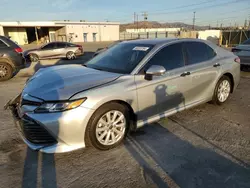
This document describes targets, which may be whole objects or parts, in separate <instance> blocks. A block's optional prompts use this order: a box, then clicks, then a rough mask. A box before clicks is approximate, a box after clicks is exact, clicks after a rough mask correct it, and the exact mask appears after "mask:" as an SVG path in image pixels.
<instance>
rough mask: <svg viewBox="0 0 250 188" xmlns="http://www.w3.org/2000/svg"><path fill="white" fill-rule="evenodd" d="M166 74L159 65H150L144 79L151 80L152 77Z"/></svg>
mask: <svg viewBox="0 0 250 188" xmlns="http://www.w3.org/2000/svg"><path fill="white" fill-rule="evenodd" d="M165 72H166V69H165V68H164V67H163V66H160V65H152V66H151V67H149V69H148V70H147V71H146V75H145V79H146V80H152V78H153V76H162V75H163V74H164V73H165Z"/></svg>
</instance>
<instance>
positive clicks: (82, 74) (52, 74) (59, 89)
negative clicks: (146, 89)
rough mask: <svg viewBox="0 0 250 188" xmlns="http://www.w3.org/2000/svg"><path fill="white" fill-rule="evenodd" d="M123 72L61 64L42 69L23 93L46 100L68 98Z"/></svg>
mask: <svg viewBox="0 0 250 188" xmlns="http://www.w3.org/2000/svg"><path fill="white" fill-rule="evenodd" d="M120 76H121V74H116V73H110V72H104V71H99V70H95V69H90V68H86V67H84V66H82V65H61V66H54V67H50V68H45V69H40V70H39V71H38V72H37V73H36V74H35V75H34V76H33V77H31V78H30V79H29V81H28V82H27V84H26V86H25V88H24V90H23V94H28V95H30V96H33V97H36V98H39V99H43V100H45V101H58V100H68V99H69V98H70V97H71V96H73V95H74V94H76V93H78V92H81V91H84V90H88V89H91V88H93V87H97V86H100V85H102V84H105V83H108V82H111V81H114V80H115V79H117V78H118V77H120Z"/></svg>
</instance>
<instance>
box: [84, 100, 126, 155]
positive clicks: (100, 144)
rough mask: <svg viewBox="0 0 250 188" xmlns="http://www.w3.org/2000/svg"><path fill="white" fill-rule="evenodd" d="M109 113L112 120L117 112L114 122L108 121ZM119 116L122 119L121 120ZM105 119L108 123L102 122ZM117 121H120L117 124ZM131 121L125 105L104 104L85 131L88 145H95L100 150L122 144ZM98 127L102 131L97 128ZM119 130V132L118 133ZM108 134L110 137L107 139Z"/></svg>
mask: <svg viewBox="0 0 250 188" xmlns="http://www.w3.org/2000/svg"><path fill="white" fill-rule="evenodd" d="M108 113H110V118H111V120H112V118H113V117H114V115H115V114H116V118H115V120H114V121H113V124H112V123H110V124H109V123H108V121H107V114H108ZM119 118H121V119H122V120H120V121H119ZM100 121H101V122H100ZM103 121H104V122H106V125H105V124H104V123H102V122H103ZM116 121H118V123H116V124H115V122H116ZM129 122H130V118H129V111H128V109H127V108H126V107H125V106H123V105H121V104H119V103H109V104H106V105H104V106H102V107H101V108H99V109H98V110H97V111H96V112H95V113H94V114H93V116H92V117H91V118H90V120H89V123H88V126H87V128H86V133H85V138H86V140H85V141H86V145H87V146H93V147H95V148H96V149H99V150H109V149H112V148H114V147H116V146H118V145H120V144H121V143H122V142H123V140H124V138H125V137H126V135H127V132H128V130H129ZM108 124H109V125H108ZM123 124H124V125H123ZM117 125H119V127H116V126H117ZM98 128H99V130H100V131H98V130H97V129H98ZM118 130H119V131H118ZM117 131H118V132H119V134H117V133H118V132H117ZM105 133H106V134H105ZM103 135H104V137H103ZM108 136H109V138H108V139H107V137H108ZM101 137H103V138H101ZM106 140H108V142H106ZM105 142H106V143H105Z"/></svg>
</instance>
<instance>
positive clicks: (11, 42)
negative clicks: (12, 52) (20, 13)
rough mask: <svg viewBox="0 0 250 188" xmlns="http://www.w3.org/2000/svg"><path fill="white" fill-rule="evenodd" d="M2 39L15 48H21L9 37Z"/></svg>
mask: <svg viewBox="0 0 250 188" xmlns="http://www.w3.org/2000/svg"><path fill="white" fill-rule="evenodd" d="M0 39H1V40H2V41H4V42H5V43H7V44H8V45H9V46H11V47H13V48H20V47H19V46H18V45H17V44H16V43H15V42H14V41H12V40H11V39H9V38H7V37H4V36H2V37H1V38H0Z"/></svg>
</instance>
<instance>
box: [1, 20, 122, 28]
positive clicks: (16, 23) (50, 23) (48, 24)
mask: <svg viewBox="0 0 250 188" xmlns="http://www.w3.org/2000/svg"><path fill="white" fill-rule="evenodd" d="M67 24H82V25H120V23H119V22H85V21H10V22H8V21H4V22H0V26H4V27H35V26H41V27H42V26H43V27H60V26H61V27H63V26H65V25H67Z"/></svg>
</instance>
